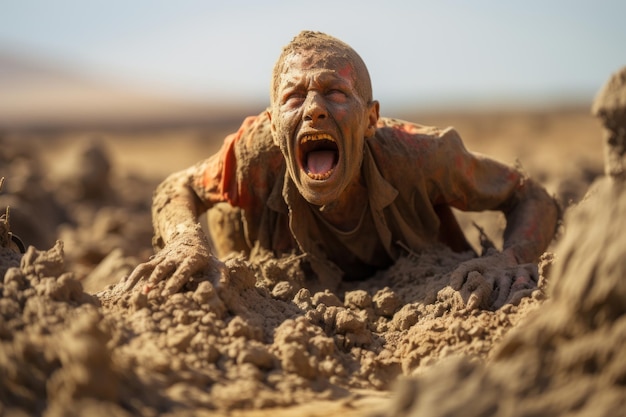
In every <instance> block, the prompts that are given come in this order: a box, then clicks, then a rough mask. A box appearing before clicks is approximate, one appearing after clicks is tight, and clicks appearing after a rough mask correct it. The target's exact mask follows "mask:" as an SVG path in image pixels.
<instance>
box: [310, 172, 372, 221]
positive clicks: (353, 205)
mask: <svg viewBox="0 0 626 417" xmlns="http://www.w3.org/2000/svg"><path fill="white" fill-rule="evenodd" d="M367 201H368V194H367V189H366V188H365V186H364V185H363V184H362V183H361V181H360V179H357V180H356V181H354V182H352V183H351V184H350V185H349V186H348V188H347V189H346V190H345V191H344V192H343V193H342V194H341V197H340V198H339V199H338V200H335V201H333V202H330V203H328V204H324V205H323V206H315V207H314V208H313V209H314V210H318V212H319V214H320V215H321V216H322V217H323V218H324V220H326V221H327V222H328V223H330V224H332V225H333V226H335V227H336V228H338V229H339V230H343V231H350V230H353V229H354V228H355V227H356V226H357V225H358V224H359V222H360V220H361V217H362V215H363V210H365V207H366V206H367Z"/></svg>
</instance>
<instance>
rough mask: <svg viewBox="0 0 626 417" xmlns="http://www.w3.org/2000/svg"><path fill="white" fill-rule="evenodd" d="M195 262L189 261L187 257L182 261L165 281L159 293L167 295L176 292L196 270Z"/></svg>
mask: <svg viewBox="0 0 626 417" xmlns="http://www.w3.org/2000/svg"><path fill="white" fill-rule="evenodd" d="M196 264H197V263H196V262H193V261H190V260H189V259H187V260H185V261H183V263H182V264H181V265H180V267H179V268H178V269H177V270H176V272H174V274H172V276H171V277H170V279H169V280H168V281H167V284H166V285H165V289H164V290H163V292H162V293H161V295H162V296H164V297H167V296H170V295H172V294H175V293H177V292H178V291H179V290H180V289H181V288H182V287H183V285H185V284H186V283H187V282H189V279H190V278H191V276H192V275H193V274H194V272H196V269H197V268H196Z"/></svg>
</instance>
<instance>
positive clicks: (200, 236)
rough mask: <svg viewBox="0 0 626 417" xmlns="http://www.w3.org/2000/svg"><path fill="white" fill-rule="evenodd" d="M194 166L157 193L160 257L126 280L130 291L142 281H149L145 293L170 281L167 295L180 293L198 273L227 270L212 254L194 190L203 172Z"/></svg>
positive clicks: (155, 222)
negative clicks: (193, 184) (193, 183)
mask: <svg viewBox="0 0 626 417" xmlns="http://www.w3.org/2000/svg"><path fill="white" fill-rule="evenodd" d="M200 169H201V168H200V167H199V166H194V167H192V168H189V169H187V170H186V171H183V172H180V173H175V174H172V175H171V176H170V177H168V179H166V180H165V181H164V182H163V183H161V184H160V185H159V187H158V188H157V190H156V191H155V193H154V200H153V205H152V220H153V225H154V230H155V236H154V238H153V246H154V248H155V250H156V251H157V252H156V254H155V255H154V256H153V257H152V258H151V259H150V260H149V261H148V262H145V263H143V264H141V265H139V266H138V267H137V268H136V269H135V270H134V271H133V273H132V274H131V275H130V276H129V277H128V278H127V279H126V289H127V290H130V289H131V288H133V287H134V286H135V285H136V284H137V282H138V281H139V280H141V279H145V280H146V283H145V284H146V285H145V286H144V288H143V290H144V292H147V291H149V290H150V289H151V287H152V286H154V284H156V283H157V282H159V281H161V280H163V279H164V278H165V277H169V278H168V284H167V285H166V287H165V290H164V291H163V292H164V295H170V294H174V293H176V292H177V291H178V290H179V289H180V288H181V287H182V286H183V285H184V284H185V283H186V282H187V280H188V279H189V278H190V277H191V276H192V275H193V274H194V273H196V272H199V271H202V270H205V269H207V268H208V269H212V270H213V271H215V272H216V273H220V272H222V271H223V264H222V263H221V262H220V261H219V260H218V259H217V258H216V257H215V256H213V255H212V253H211V249H210V245H209V242H208V240H207V237H206V235H205V234H204V231H203V230H202V227H201V225H200V223H199V222H198V216H199V215H200V212H201V210H203V209H204V210H206V208H203V207H202V205H201V204H200V201H199V200H198V198H197V197H196V196H195V195H194V194H193V192H192V191H191V187H190V184H189V180H190V178H194V175H193V174H194V173H196V172H199V171H200Z"/></svg>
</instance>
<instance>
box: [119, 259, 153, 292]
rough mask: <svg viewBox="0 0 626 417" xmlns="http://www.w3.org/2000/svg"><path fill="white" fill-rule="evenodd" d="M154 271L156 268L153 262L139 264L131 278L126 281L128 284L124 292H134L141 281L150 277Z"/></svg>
mask: <svg viewBox="0 0 626 417" xmlns="http://www.w3.org/2000/svg"><path fill="white" fill-rule="evenodd" d="M153 270H154V266H153V265H152V263H151V262H146V263H142V264H139V265H138V266H137V267H136V268H135V269H134V271H133V272H132V273H131V274H130V276H129V277H128V278H127V279H126V284H125V285H124V291H130V290H132V289H133V288H134V287H135V285H137V282H139V281H140V280H142V279H144V278H146V277H149V276H150V274H151V273H152V271H153Z"/></svg>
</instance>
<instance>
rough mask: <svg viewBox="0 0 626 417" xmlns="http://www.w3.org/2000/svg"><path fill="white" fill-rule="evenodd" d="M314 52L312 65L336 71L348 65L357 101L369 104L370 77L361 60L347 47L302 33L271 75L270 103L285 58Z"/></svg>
mask: <svg viewBox="0 0 626 417" xmlns="http://www.w3.org/2000/svg"><path fill="white" fill-rule="evenodd" d="M309 51H313V52H315V57H316V62H317V63H318V64H321V65H324V66H327V65H328V64H335V65H336V67H337V68H340V67H341V64H342V63H343V64H345V63H348V64H350V65H351V66H352V67H353V68H354V73H355V74H356V79H354V80H353V81H354V83H355V86H356V89H357V91H358V92H359V94H360V95H361V98H362V99H363V100H364V101H365V102H366V103H369V102H371V101H372V83H371V80H370V75H369V72H368V70H367V67H366V66H365V63H364V62H363V59H361V57H360V56H359V54H357V53H356V51H355V50H354V49H352V47H351V46H350V45H348V44H347V43H345V42H342V41H340V40H339V39H337V38H334V37H332V36H330V35H327V34H325V33H321V32H312V31H306V30H305V31H302V32H300V33H299V34H298V35H297V36H296V37H295V38H293V39H292V41H291V42H289V44H287V45H286V46H285V47H284V48H283V51H282V53H281V54H280V56H279V57H278V60H277V61H276V64H275V65H274V70H273V72H272V82H271V86H270V98H271V101H272V103H274V102H275V100H276V89H277V86H278V85H279V84H280V77H281V74H283V73H284V72H285V70H286V68H285V65H286V63H287V61H288V60H287V57H289V56H291V55H298V54H300V53H303V52H309Z"/></svg>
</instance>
